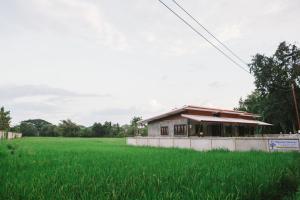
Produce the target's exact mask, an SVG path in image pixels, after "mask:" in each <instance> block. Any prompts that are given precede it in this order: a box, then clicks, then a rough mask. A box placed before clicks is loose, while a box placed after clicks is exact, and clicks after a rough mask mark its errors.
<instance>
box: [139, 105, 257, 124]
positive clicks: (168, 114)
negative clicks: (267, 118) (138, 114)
mask: <svg viewBox="0 0 300 200" xmlns="http://www.w3.org/2000/svg"><path fill="white" fill-rule="evenodd" d="M188 110H190V111H193V110H194V111H209V112H215V113H227V114H236V115H239V116H241V117H242V116H248V117H254V118H256V117H259V116H258V115H255V114H253V113H248V112H244V111H237V110H228V109H218V108H208V107H202V106H201V107H200V106H192V105H186V106H183V107H182V108H177V109H174V110H172V111H170V112H166V113H164V114H161V115H157V116H154V117H151V118H148V119H145V120H142V121H140V123H142V124H145V123H148V122H151V121H154V120H159V119H161V118H165V117H168V116H171V115H174V114H178V113H181V112H183V111H188Z"/></svg>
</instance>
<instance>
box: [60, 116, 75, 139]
mask: <svg viewBox="0 0 300 200" xmlns="http://www.w3.org/2000/svg"><path fill="white" fill-rule="evenodd" d="M58 130H59V131H60V132H61V135H62V136H65V137H76V136H80V135H79V133H80V126H79V125H77V124H75V123H74V122H72V121H71V120H70V119H67V120H62V121H61V123H60V124H59V125H58Z"/></svg>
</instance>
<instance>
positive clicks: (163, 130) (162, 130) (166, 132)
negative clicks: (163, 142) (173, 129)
mask: <svg viewBox="0 0 300 200" xmlns="http://www.w3.org/2000/svg"><path fill="white" fill-rule="evenodd" d="M160 135H162V136H168V135H169V127H168V126H161V127H160Z"/></svg>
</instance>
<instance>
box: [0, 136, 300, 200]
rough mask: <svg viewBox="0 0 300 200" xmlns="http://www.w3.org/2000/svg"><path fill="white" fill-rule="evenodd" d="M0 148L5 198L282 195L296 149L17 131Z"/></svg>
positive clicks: (295, 177)
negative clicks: (189, 145)
mask: <svg viewBox="0 0 300 200" xmlns="http://www.w3.org/2000/svg"><path fill="white" fill-rule="evenodd" d="M8 144H9V146H8ZM12 152H13V153H12ZM0 155H1V159H0V169H1V170H0V177H1V179H0V183H1V187H0V199H6V200H10V199H41V200H42V199H197V200H198V199H199V200H201V199H203V200H204V199H205V200H206V199H210V200H213V199H227V200H231V199H235V200H236V199H243V200H260V199H284V197H285V196H286V195H291V194H294V192H295V188H297V185H299V181H300V177H299V172H300V165H299V161H300V160H299V159H300V155H299V153H296V154H294V153H264V152H228V151H221V150H218V151H211V152H196V151H192V150H183V149H164V148H150V147H143V148H141V147H131V146H127V145H126V144H125V140H124V139H123V138H120V139H116V138H114V139H112V138H101V139H98V138H97V139H95V138H93V139H88V138H76V139H75V138H23V139H22V140H12V141H3V142H2V143H1V144H0Z"/></svg>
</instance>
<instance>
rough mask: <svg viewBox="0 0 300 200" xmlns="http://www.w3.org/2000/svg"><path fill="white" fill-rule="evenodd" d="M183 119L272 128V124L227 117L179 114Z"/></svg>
mask: <svg viewBox="0 0 300 200" xmlns="http://www.w3.org/2000/svg"><path fill="white" fill-rule="evenodd" d="M181 116H182V117H183V118H187V119H191V120H194V121H198V122H219V123H238V124H253V125H260V126H272V124H269V123H266V122H262V121H258V120H249V119H241V118H228V117H214V116H202V115H185V114H181Z"/></svg>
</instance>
